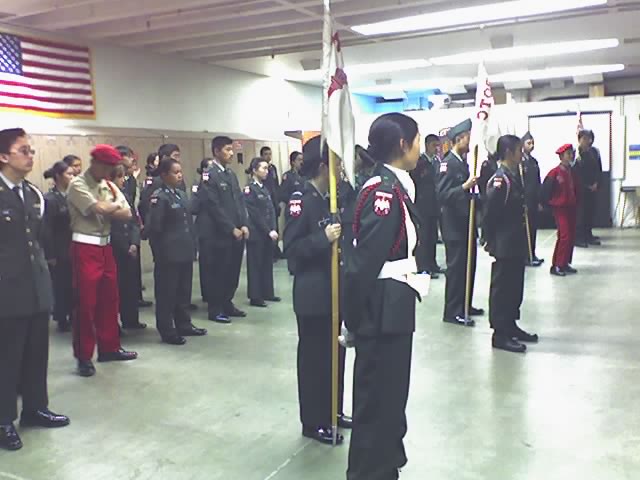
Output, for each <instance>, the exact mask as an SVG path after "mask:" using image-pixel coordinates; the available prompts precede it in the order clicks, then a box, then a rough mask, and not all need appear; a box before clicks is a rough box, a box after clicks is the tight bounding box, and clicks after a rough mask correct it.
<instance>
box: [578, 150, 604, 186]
mask: <svg viewBox="0 0 640 480" xmlns="http://www.w3.org/2000/svg"><path fill="white" fill-rule="evenodd" d="M579 155H580V160H579V162H578V165H579V167H580V174H581V176H582V181H583V184H584V187H590V186H591V185H593V184H594V183H601V181H602V179H601V177H602V158H601V157H600V152H599V151H598V149H597V148H595V147H590V148H588V149H587V150H586V151H580V152H579Z"/></svg>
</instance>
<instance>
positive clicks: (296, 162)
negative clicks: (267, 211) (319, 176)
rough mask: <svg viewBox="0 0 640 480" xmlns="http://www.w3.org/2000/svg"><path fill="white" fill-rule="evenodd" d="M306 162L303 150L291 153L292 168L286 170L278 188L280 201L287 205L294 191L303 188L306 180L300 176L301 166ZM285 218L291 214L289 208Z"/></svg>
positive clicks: (290, 162) (285, 212)
mask: <svg viewBox="0 0 640 480" xmlns="http://www.w3.org/2000/svg"><path fill="white" fill-rule="evenodd" d="M303 162H304V156H303V155H302V153H301V152H293V153H292V154H291V155H289V164H290V165H291V170H289V171H288V172H285V173H284V175H282V183H281V184H280V189H279V190H278V202H279V203H280V204H284V205H285V206H286V205H288V204H289V199H290V198H291V195H292V194H293V192H298V191H300V190H301V189H302V186H303V184H304V180H303V179H302V177H301V176H300V168H301V167H302V163H303ZM284 215H285V218H286V217H287V216H288V215H289V212H288V209H285V211H284Z"/></svg>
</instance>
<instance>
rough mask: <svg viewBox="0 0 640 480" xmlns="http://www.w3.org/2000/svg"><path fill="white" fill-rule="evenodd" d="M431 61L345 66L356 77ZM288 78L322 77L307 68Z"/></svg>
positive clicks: (314, 78)
mask: <svg viewBox="0 0 640 480" xmlns="http://www.w3.org/2000/svg"><path fill="white" fill-rule="evenodd" d="M430 66H431V62H429V61H428V60H425V59H424V58H417V59H411V60H394V61H389V62H377V63H362V64H360V65H348V66H346V67H345V70H346V72H347V75H349V76H350V77H358V76H361V75H370V74H374V73H390V72H402V71H405V70H414V69H417V68H425V67H430ZM287 78H288V79H289V80H294V81H295V80H298V81H301V80H320V79H322V70H307V71H305V72H295V73H291V74H290V75H288V76H287Z"/></svg>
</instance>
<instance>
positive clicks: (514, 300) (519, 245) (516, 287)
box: [484, 135, 538, 353]
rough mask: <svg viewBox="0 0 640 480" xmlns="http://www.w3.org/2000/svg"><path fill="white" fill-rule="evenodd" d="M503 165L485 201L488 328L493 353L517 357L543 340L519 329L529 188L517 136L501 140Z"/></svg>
mask: <svg viewBox="0 0 640 480" xmlns="http://www.w3.org/2000/svg"><path fill="white" fill-rule="evenodd" d="M497 155H498V158H499V159H500V161H501V164H500V166H499V167H498V169H497V171H496V173H495V175H493V177H491V179H489V182H488V185H487V194H486V198H485V221H484V225H485V235H486V237H485V239H486V241H487V244H486V249H487V251H488V252H489V254H490V255H491V256H492V257H494V258H495V261H494V262H493V265H491V289H490V297H489V323H490V325H491V328H492V329H493V331H494V333H493V338H492V345H493V348H497V349H500V350H506V351H508V352H514V353H524V352H525V351H526V350H527V347H526V345H524V344H522V343H520V342H521V341H522V342H537V341H538V336H537V335H532V334H529V333H527V332H525V331H524V330H522V329H521V328H520V327H518V325H517V324H516V320H518V319H519V318H520V305H521V304H522V299H523V295H524V269H525V263H526V262H527V258H528V256H529V252H528V248H529V247H528V241H527V230H526V227H525V223H524V219H525V208H524V207H525V188H524V185H523V184H522V179H521V177H520V172H519V166H520V162H521V161H522V143H521V141H520V139H519V138H518V137H516V136H514V135H504V136H502V137H500V139H499V140H498V151H497Z"/></svg>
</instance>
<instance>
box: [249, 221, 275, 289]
mask: <svg viewBox="0 0 640 480" xmlns="http://www.w3.org/2000/svg"><path fill="white" fill-rule="evenodd" d="M254 234H255V233H254ZM273 244H274V242H272V241H271V239H270V238H267V239H266V240H265V239H256V240H253V241H249V242H248V243H247V296H248V297H249V299H250V300H256V301H261V300H266V299H270V298H273V297H274V296H275V294H274V290H273Z"/></svg>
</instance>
